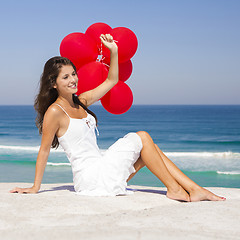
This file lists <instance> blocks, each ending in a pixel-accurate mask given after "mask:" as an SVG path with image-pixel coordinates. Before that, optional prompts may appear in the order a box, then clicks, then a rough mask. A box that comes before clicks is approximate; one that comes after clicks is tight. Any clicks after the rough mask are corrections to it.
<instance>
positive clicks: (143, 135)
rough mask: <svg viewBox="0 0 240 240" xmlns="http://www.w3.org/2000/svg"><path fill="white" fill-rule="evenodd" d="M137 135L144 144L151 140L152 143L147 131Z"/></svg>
mask: <svg viewBox="0 0 240 240" xmlns="http://www.w3.org/2000/svg"><path fill="white" fill-rule="evenodd" d="M137 134H138V135H139V136H140V138H141V140H142V143H143V144H144V143H145V142H147V141H149V140H151V141H152V138H151V136H150V135H149V134H148V133H147V132H146V131H139V132H137Z"/></svg>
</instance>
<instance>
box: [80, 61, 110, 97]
mask: <svg viewBox="0 0 240 240" xmlns="http://www.w3.org/2000/svg"><path fill="white" fill-rule="evenodd" d="M77 74H78V91H77V93H76V94H77V95H79V94H81V93H83V92H86V91H88V90H91V89H94V88H96V87H97V86H98V85H100V84H101V83H102V82H104V81H105V80H106V78H107V76H108V70H107V68H106V66H105V65H104V64H102V63H100V62H91V63H88V64H85V65H84V66H82V67H81V68H80V69H79V70H78V72H77Z"/></svg>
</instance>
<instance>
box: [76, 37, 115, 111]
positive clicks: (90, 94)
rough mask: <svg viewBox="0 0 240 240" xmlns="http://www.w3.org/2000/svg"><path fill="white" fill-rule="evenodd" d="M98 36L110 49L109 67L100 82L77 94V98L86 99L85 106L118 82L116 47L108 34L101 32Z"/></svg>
mask: <svg viewBox="0 0 240 240" xmlns="http://www.w3.org/2000/svg"><path fill="white" fill-rule="evenodd" d="M100 38H101V41H102V43H103V45H104V46H105V47H107V48H108V49H109V50H110V68H109V72H108V77H107V79H106V80H105V81H104V82H103V83H102V84H100V85H99V86H98V87H96V88H94V89H92V90H89V91H87V92H84V93H81V94H80V95H79V96H78V98H79V100H80V99H85V100H86V105H87V107H88V106H90V105H92V104H93V103H95V102H97V101H98V100H99V99H100V98H101V97H103V96H104V95H105V94H106V93H107V92H108V91H109V90H110V89H111V88H113V87H114V86H115V85H116V84H117V82H118V47H117V45H116V43H115V42H114V41H113V37H112V36H111V35H110V34H106V35H103V34H102V35H101V37H100ZM80 87H81V86H80Z"/></svg>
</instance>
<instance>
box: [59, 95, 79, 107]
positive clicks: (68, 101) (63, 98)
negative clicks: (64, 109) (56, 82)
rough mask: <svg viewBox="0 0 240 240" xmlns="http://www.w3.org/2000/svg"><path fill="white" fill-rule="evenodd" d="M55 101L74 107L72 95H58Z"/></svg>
mask: <svg viewBox="0 0 240 240" xmlns="http://www.w3.org/2000/svg"><path fill="white" fill-rule="evenodd" d="M57 101H58V102H59V103H62V104H63V105H64V106H71V107H72V108H75V107H76V104H75V103H74V102H73V98H72V95H71V96H58V98H57Z"/></svg>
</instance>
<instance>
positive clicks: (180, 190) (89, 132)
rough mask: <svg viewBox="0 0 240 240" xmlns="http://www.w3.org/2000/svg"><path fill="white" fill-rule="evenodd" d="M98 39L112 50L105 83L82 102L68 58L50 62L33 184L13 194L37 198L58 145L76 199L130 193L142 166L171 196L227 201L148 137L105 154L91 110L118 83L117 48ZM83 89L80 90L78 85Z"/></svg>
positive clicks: (40, 101)
mask: <svg viewBox="0 0 240 240" xmlns="http://www.w3.org/2000/svg"><path fill="white" fill-rule="evenodd" d="M100 39H101V41H102V43H103V44H104V46H105V47H107V48H108V49H109V50H110V54H111V63H110V68H109V73H108V77H107V79H106V80H105V81H104V82H103V83H102V84H101V85H99V86H98V87H96V88H95V89H93V90H90V91H87V92H84V93H82V94H80V95H79V96H78V97H77V96H76V95H75V93H76V92H77V82H78V78H77V74H76V68H75V66H74V65H73V64H72V63H71V61H69V60H68V59H66V58H62V57H54V58H51V59H50V60H48V61H47V63H46V64H45V67H44V72H43V74H42V77H41V84H40V91H39V94H38V95H37V97H36V100H35V105H34V107H35V109H36V111H37V112H38V117H37V126H38V128H39V132H40V134H42V141H41V146H40V149H39V153H38V157H37V161H36V172H35V180H34V185H33V186H32V187H31V188H14V189H12V190H11V191H10V192H11V193H15V192H18V193H37V192H38V191H39V189H40V186H41V181H42V177H43V173H44V170H45V166H46V163H47V159H48V155H49V152H50V148H51V146H52V147H58V145H59V143H60V144H61V146H62V147H63V149H64V150H65V152H66V154H67V156H68V158H69V161H70V163H71V166H72V172H73V182H74V189H75V191H76V192H77V194H82V195H92V196H111V195H112V196H116V195H121V194H127V193H128V192H127V191H126V186H127V182H128V181H129V180H130V179H131V178H132V177H133V176H134V175H135V174H136V173H137V172H138V171H139V170H140V169H141V168H142V167H144V166H146V167H147V168H148V169H150V171H151V172H152V173H153V174H154V175H156V176H157V177H158V178H159V179H160V180H161V181H162V182H163V183H164V185H165V186H166V187H167V194H166V195H167V197H168V198H170V199H174V200H180V201H201V200H212V201H223V200H225V198H224V197H219V196H216V195H215V194H213V193H211V192H209V191H208V190H206V189H204V188H202V187H200V186H199V185H197V184H196V183H195V182H193V181H192V180H191V179H189V178H188V177H187V176H186V175H185V174H183V173H182V172H181V171H180V170H179V169H178V168H177V167H176V166H175V164H174V163H173V162H172V161H171V160H169V159H168V158H167V157H166V156H165V155H164V153H163V152H162V151H161V150H160V149H159V148H158V146H157V145H156V144H154V142H153V140H152V138H151V137H150V135H149V134H148V133H147V132H144V131H139V132H137V133H129V134H127V135H126V136H124V137H123V138H120V139H119V140H118V141H117V142H115V143H114V144H113V145H112V146H111V147H110V148H109V149H108V150H107V151H106V152H105V153H104V154H101V153H100V151H99V148H98V146H97V142H96V136H95V129H96V122H97V118H96V116H95V114H94V113H93V112H91V111H90V110H89V109H88V108H87V107H88V106H90V105H92V104H93V103H95V102H96V101H98V100H99V99H100V98H101V97H102V96H104V95H105V94H106V93H107V92H108V91H109V90H110V89H111V88H112V87H113V86H114V85H115V84H116V83H117V82H118V48H117V45H116V44H115V42H114V41H113V38H112V36H111V35H109V34H106V35H103V34H102V35H101V36H100ZM79 87H80V88H81V86H79Z"/></svg>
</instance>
